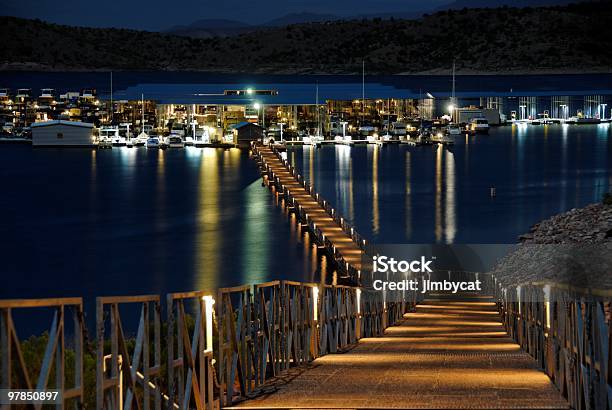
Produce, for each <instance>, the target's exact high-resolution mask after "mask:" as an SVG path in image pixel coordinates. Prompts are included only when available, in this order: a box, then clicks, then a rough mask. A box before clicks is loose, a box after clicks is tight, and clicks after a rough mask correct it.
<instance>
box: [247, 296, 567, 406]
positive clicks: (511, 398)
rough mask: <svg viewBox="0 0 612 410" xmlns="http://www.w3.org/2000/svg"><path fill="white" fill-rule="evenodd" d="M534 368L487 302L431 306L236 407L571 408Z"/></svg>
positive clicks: (428, 303) (430, 302)
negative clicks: (381, 335)
mask: <svg viewBox="0 0 612 410" xmlns="http://www.w3.org/2000/svg"><path fill="white" fill-rule="evenodd" d="M535 366H536V364H535V361H534V360H533V359H532V358H531V357H530V356H529V355H527V354H526V353H523V352H522V351H521V350H520V349H519V346H518V345H517V344H516V343H514V342H513V341H512V339H511V338H510V337H508V335H507V334H506V332H505V331H504V329H503V326H502V324H501V322H500V321H499V315H498V313H497V311H496V307H495V304H494V303H493V302H491V301H490V300H489V299H483V298H481V299H478V298H475V297H465V298H462V299H461V300H458V299H457V300H451V299H435V300H433V299H432V300H428V301H425V302H424V303H422V304H421V305H419V306H418V307H417V312H416V313H409V314H407V315H406V320H405V321H404V322H403V323H402V324H400V325H399V326H396V327H391V328H389V329H387V331H386V333H385V337H381V338H372V339H362V340H361V341H360V342H359V344H358V345H357V347H355V348H354V349H353V350H351V351H350V352H348V353H345V354H330V355H327V356H323V357H321V358H319V359H316V360H315V361H314V362H313V363H312V365H311V366H310V368H308V369H307V370H305V371H303V372H302V373H300V374H298V375H297V376H296V377H295V378H294V379H292V380H291V381H289V382H288V383H286V384H279V386H278V391H276V392H274V393H271V394H268V395H263V396H259V397H257V398H254V399H252V400H249V401H247V402H244V403H242V404H241V406H239V407H242V408H274V407H276V408H279V407H280V408H432V409H434V408H435V409H439V408H444V409H452V408H463V409H467V408H481V409H482V408H487V409H557V408H569V406H568V404H567V402H566V401H565V399H563V398H562V397H561V395H560V394H559V393H558V392H557V390H556V389H555V388H554V387H553V385H552V383H551V381H550V380H549V379H548V377H547V376H546V375H545V374H544V373H542V372H540V371H539V370H537V369H536V367H535Z"/></svg>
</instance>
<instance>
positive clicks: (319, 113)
mask: <svg viewBox="0 0 612 410" xmlns="http://www.w3.org/2000/svg"><path fill="white" fill-rule="evenodd" d="M315 94H316V96H315V98H316V106H317V137H318V136H319V135H321V110H320V109H319V82H318V81H317V83H316V92H315Z"/></svg>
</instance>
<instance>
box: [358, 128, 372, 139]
mask: <svg viewBox="0 0 612 410" xmlns="http://www.w3.org/2000/svg"><path fill="white" fill-rule="evenodd" d="M375 132H376V128H374V127H373V126H372V125H362V126H361V127H359V135H361V136H362V137H368V136H373V135H374V133H375ZM366 139H367V138H366Z"/></svg>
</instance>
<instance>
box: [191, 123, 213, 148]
mask: <svg viewBox="0 0 612 410" xmlns="http://www.w3.org/2000/svg"><path fill="white" fill-rule="evenodd" d="M194 133H195V136H196V137H195V141H194V142H193V145H194V146H196V147H205V146H207V145H210V134H209V133H208V128H206V127H204V129H203V130H202V134H201V135H198V133H197V130H194Z"/></svg>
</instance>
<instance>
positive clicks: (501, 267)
mask: <svg viewBox="0 0 612 410" xmlns="http://www.w3.org/2000/svg"><path fill="white" fill-rule="evenodd" d="M519 241H520V243H519V244H518V245H517V247H516V249H515V250H514V251H513V252H511V253H509V254H508V255H507V256H505V257H504V258H502V259H501V260H500V261H499V263H498V264H497V265H496V266H495V268H494V269H493V270H492V273H493V274H494V275H495V276H496V277H497V278H498V279H499V280H500V281H501V283H502V285H503V286H516V285H520V284H525V283H530V282H554V283H561V284H565V285H571V286H574V287H578V288H584V289H587V288H593V289H595V288H596V289H612V205H610V204H603V203H600V204H591V205H587V206H586V207H584V208H579V209H572V210H570V211H568V212H565V213H562V214H559V215H555V216H553V217H551V218H549V219H546V220H544V221H542V222H540V223H538V224H536V225H534V226H533V227H532V228H531V230H530V231H529V233H527V234H524V235H521V236H520V237H519Z"/></svg>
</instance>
